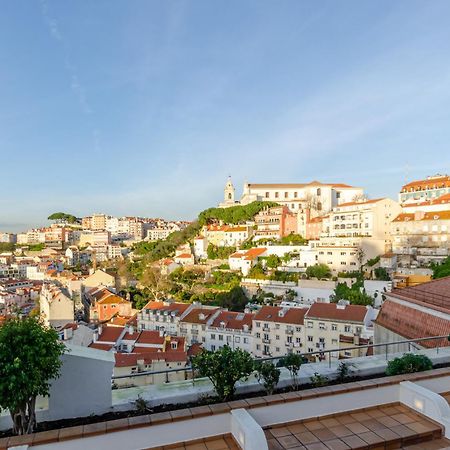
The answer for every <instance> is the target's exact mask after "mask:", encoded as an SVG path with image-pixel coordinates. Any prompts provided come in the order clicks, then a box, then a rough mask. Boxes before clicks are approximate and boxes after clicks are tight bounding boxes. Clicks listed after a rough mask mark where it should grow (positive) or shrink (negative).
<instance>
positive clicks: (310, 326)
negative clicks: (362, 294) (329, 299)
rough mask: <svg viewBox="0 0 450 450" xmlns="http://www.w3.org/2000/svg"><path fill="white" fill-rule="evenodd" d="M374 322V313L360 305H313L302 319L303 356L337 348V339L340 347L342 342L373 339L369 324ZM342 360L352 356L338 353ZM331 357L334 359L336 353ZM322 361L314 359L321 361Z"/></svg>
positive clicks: (371, 309) (337, 355)
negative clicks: (306, 353)
mask: <svg viewBox="0 0 450 450" xmlns="http://www.w3.org/2000/svg"><path fill="white" fill-rule="evenodd" d="M375 318H376V311H375V310H374V309H373V308H371V307H366V306H360V305H346V304H345V303H343V304H336V303H314V304H312V305H311V306H310V308H309V310H308V312H307V313H306V314H305V317H304V322H305V326H304V331H305V349H304V350H303V351H304V352H308V353H309V352H317V351H321V350H332V349H337V348H340V342H341V337H343V339H342V341H343V344H345V345H344V347H348V345H346V340H348V339H345V338H351V339H353V342H357V339H356V340H354V336H358V337H359V338H364V339H371V338H372V337H373V325H372V321H373V320H375ZM342 353H343V354H342V356H343V357H350V356H352V355H351V354H350V353H349V354H346V353H345V349H344V350H343V352H342ZM332 357H334V358H338V357H339V353H338V352H336V353H333V354H332ZM324 358H325V356H323V357H322V358H317V359H324Z"/></svg>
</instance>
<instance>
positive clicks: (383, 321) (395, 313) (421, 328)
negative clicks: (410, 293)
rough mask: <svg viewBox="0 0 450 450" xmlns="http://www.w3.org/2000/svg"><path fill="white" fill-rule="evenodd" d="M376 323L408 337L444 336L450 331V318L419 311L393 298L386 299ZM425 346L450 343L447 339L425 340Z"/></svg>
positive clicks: (423, 344)
mask: <svg viewBox="0 0 450 450" xmlns="http://www.w3.org/2000/svg"><path fill="white" fill-rule="evenodd" d="M375 323H376V324H377V325H379V326H382V327H383V328H387V329H388V330H390V331H393V332H394V333H396V334H399V335H400V336H403V337H405V338H406V339H419V338H423V337H431V336H444V335H447V334H448V333H449V331H450V320H447V319H445V318H444V317H438V316H435V315H432V314H428V313H426V312H424V311H419V310H417V309H414V308H412V307H409V306H407V305H402V304H400V303H397V302H395V301H392V300H386V301H385V302H384V303H383V305H382V307H381V310H380V312H379V314H378V317H377V319H376V320H375ZM421 345H422V346H424V347H437V346H444V345H445V346H446V345H450V342H449V341H448V340H447V339H443V340H442V341H441V340H439V341H429V342H427V341H425V342H423V343H422V344H421Z"/></svg>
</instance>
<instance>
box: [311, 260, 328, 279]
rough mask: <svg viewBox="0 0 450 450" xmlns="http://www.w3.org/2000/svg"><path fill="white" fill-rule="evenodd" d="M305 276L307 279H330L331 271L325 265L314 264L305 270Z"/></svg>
mask: <svg viewBox="0 0 450 450" xmlns="http://www.w3.org/2000/svg"><path fill="white" fill-rule="evenodd" d="M306 275H307V276H308V277H309V278H317V279H319V280H320V279H322V278H331V269H330V268H329V267H328V266H327V265H326V264H316V265H314V266H309V267H307V268H306Z"/></svg>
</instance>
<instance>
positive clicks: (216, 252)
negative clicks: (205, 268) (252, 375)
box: [206, 244, 236, 259]
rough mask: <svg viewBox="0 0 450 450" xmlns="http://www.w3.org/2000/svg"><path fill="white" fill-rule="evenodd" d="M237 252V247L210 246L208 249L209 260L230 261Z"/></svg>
mask: <svg viewBox="0 0 450 450" xmlns="http://www.w3.org/2000/svg"><path fill="white" fill-rule="evenodd" d="M235 251H236V248H235V247H227V246H223V247H218V246H217V245H214V244H209V245H208V248H207V249H206V253H207V255H208V259H228V257H229V256H230V255H231V254H233V253H234V252H235Z"/></svg>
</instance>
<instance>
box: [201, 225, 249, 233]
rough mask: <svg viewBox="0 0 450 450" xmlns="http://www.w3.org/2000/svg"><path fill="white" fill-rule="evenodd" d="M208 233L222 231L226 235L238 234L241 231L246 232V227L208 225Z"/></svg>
mask: <svg viewBox="0 0 450 450" xmlns="http://www.w3.org/2000/svg"><path fill="white" fill-rule="evenodd" d="M208 231H209V232H214V231H223V232H227V233H239V232H243V231H247V227H244V226H237V225H236V226H231V225H209V226H208Z"/></svg>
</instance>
